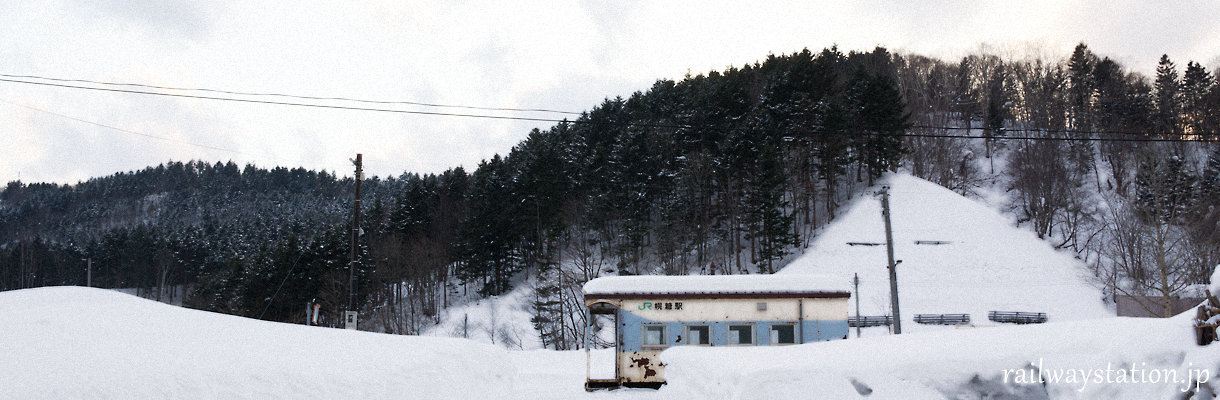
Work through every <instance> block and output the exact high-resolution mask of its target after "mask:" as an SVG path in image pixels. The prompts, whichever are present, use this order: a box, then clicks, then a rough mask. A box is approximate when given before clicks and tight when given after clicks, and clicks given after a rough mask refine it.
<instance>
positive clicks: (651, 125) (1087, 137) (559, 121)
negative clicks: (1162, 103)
mask: <svg viewBox="0 0 1220 400" xmlns="http://www.w3.org/2000/svg"><path fill="white" fill-rule="evenodd" d="M0 76H5V77H4V78H0V82H9V83H18V84H29V85H41V86H51V87H60V88H70V89H83V90H94V91H104V92H117V93H127V94H143V95H152V96H166V97H178V98H190V99H203V100H217V101H232V102H242V103H251V104H269V105H282V106H296V107H312V108H323V109H336V110H349V111H367V112H385V113H398V114H414V115H430V116H445V117H464V118H481V119H493V120H511V121H528V122H547V123H555V124H586V125H587V124H604V123H609V124H614V123H613V122H603V121H597V120H591V119H583V118H582V119H577V120H569V119H567V118H563V119H555V118H542V117H523V116H511V115H487V114H472V113H450V112H439V111H421V110H402V109H393V108H374V107H358V106H345V105H334V104H316V103H305V102H293V101H276V100H258V99H242V98H233V97H221V96H204V95H191V94H181V93H162V92H155V91H145V90H131V89H116V88H105V87H91V86H81V85H73V84H68V83H53V82H35V81H29V80H20V79H12V78H9V77H7V76H9V75H3V74H0ZM64 81H68V80H64ZM128 85H139V84H128ZM140 86H144V87H151V86H150V85H140ZM208 90H211V89H208ZM233 93H241V92H233ZM267 95H270V94H267ZM294 97H298V98H307V97H305V96H294ZM453 107H468V108H474V107H472V106H453ZM500 110H509V109H500ZM513 110H526V109H513ZM581 115H582V116H584V115H586V114H583V113H582V114H581ZM618 124H621V125H623V126H629V127H637V128H658V129H709V130H713V131H720V132H726V131H756V130H757V129H754V128H748V127H722V126H721V127H718V126H708V125H702V126H701V125H693V124H661V123H648V122H632V121H628V122H621V123H618ZM908 128H917V129H931V130H981V129H980V128H972V127H961V126H929V125H908ZM1005 132H1026V133H1027V132H1049V133H1075V134H1083V135H1084V136H1028V135H1023V136H1011V135H1006V134H1001V135H991V136H970V135H948V134H930V133H912V132H905V131H904V132H902V133H898V134H888V133H881V132H872V131H864V132H859V131H843V130H838V131H836V130H825V129H817V128H814V129H805V130H803V131H801V132H792V133H795V134H798V135H800V136H802V137H806V136H810V135H811V134H816V135H858V136H859V135H862V136H897V137H904V138H933V139H937V138H939V139H970V140H978V139H985V140H1000V139H1003V140H1042V141H1069V142H1078V141H1094V142H1150V143H1165V142H1173V143H1217V142H1220V138H1197V139H1185V138H1160V137H1128V138H1124V137H1101V136H1093V135H1094V134H1098V135H1100V134H1118V135H1146V133H1139V132H1119V131H1085V130H1049V129H1039V128H1034V129H1028V128H1023V129H1011V130H1006V131H1005ZM786 133H788V132H786Z"/></svg>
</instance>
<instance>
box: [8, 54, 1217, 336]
mask: <svg viewBox="0 0 1220 400" xmlns="http://www.w3.org/2000/svg"><path fill="white" fill-rule="evenodd" d="M1218 132H1220V86H1218V85H1217V84H1216V78H1215V77H1214V76H1213V75H1212V74H1211V73H1210V72H1208V71H1207V70H1206V69H1205V68H1204V67H1203V66H1201V65H1199V64H1196V63H1194V62H1189V63H1187V65H1186V68H1185V69H1184V73H1181V74H1180V73H1179V72H1178V69H1177V66H1176V65H1175V64H1174V63H1173V62H1172V61H1171V60H1170V59H1169V58H1168V57H1165V58H1162V60H1161V64H1160V67H1159V68H1158V70H1157V74H1156V76H1155V77H1152V78H1149V77H1145V76H1142V75H1140V74H1137V73H1133V72H1130V71H1126V70H1125V69H1124V68H1123V66H1122V65H1120V64H1119V63H1117V62H1115V61H1113V60H1111V59H1108V58H1104V57H1099V56H1097V55H1095V54H1093V53H1092V52H1090V51H1089V50H1088V48H1087V47H1086V46H1084V45H1083V44H1082V45H1080V46H1078V47H1077V48H1076V51H1075V52H1074V53H1073V54H1072V55H1070V57H1065V59H1063V60H1045V59H1038V58H1034V57H1029V58H1021V59H1003V58H1001V57H998V56H995V55H992V54H986V53H980V54H976V55H971V56H967V57H965V58H963V59H961V60H957V61H954V62H949V61H943V60H937V59H932V58H928V57H923V56H919V55H909V54H892V53H889V52H888V51H886V50H885V49H882V48H878V49H875V50H874V51H872V52H867V53H857V52H851V53H847V54H843V53H841V52H839V51H838V50H837V49H834V48H830V49H824V50H822V51H820V52H811V51H808V50H805V51H801V52H797V53H794V54H790V55H783V56H774V55H773V56H769V57H767V58H766V60H764V61H761V62H758V63H755V64H751V65H745V66H741V67H733V68H729V69H727V70H725V71H719V72H717V71H713V72H710V73H708V74H706V75H702V74H701V75H695V76H687V77H686V78H684V79H682V80H681V81H670V80H660V81H657V82H656V83H655V84H654V85H653V86H652V87H651V88H648V89H647V90H643V91H640V92H636V93H635V94H633V95H631V96H629V97H628V98H625V99H623V98H614V99H607V100H606V101H605V102H603V103H602V104H600V105H597V106H595V107H593V108H591V109H590V110H589V111H587V112H586V113H584V114H582V115H581V116H580V117H579V118H577V119H575V120H572V121H565V122H562V123H558V124H556V125H554V126H552V127H550V128H547V129H545V130H534V131H533V132H530V134H529V136H528V137H527V139H525V140H524V141H523V142H521V143H520V144H518V145H517V146H516V147H514V148H513V149H512V151H510V152H509V153H508V154H506V155H502V156H501V155H497V156H495V157H492V158H491V159H489V160H485V161H484V162H482V163H481V164H480V165H479V166H478V167H477V168H475V169H474V170H473V171H472V172H470V173H467V172H466V171H464V170H463V169H461V168H455V169H453V170H450V171H447V172H445V173H442V174H438V175H422V176H421V175H415V174H404V175H403V176H401V177H396V178H392V179H389V178H387V179H384V180H383V179H377V178H372V179H367V180H365V181H364V182H363V185H364V199H363V204H364V210H363V213H364V217H365V218H364V219H363V222H362V226H361V229H362V230H363V232H364V234H363V236H361V239H360V246H361V248H360V255H361V256H360V264H359V265H360V270H359V272H360V273H359V277H358V278H359V283H358V288H359V290H358V297H359V302H360V304H361V311H362V315H365V317H363V318H366V319H369V320H371V323H369V324H362V325H361V326H362V328H366V329H377V330H384V331H386V332H392V333H417V332H419V331H420V330H421V329H422V328H423V327H425V326H427V325H428V324H429V323H431V322H432V321H435V318H436V316H437V312H438V309H439V308H441V307H445V306H447V305H448V303H449V301H450V300H451V299H450V297H451V296H455V295H460V296H468V295H472V294H473V293H478V294H480V295H496V294H500V293H504V292H505V291H507V290H509V289H510V288H511V287H512V285H513V283H514V282H516V280H515V279H514V278H517V277H520V276H522V275H521V274H522V273H523V272H525V273H528V274H529V275H530V276H535V277H537V278H538V280H537V281H538V282H541V284H540V285H539V286H538V288H537V290H536V293H537V295H536V297H537V301H536V302H535V308H536V314H537V315H536V317H535V325H536V327H537V328H538V329H539V331H540V332H541V333H542V336H543V340H544V342H545V343H544V345H547V346H552V347H556V348H565V347H567V346H571V345H572V344H573V343H576V340H575V339H576V337H577V336H578V334H579V331H578V329H576V327H577V326H580V321H577V320H576V318H579V316H573V314H572V313H571V312H570V311H572V310H575V309H578V307H579V306H578V304H579V301H580V300H579V299H580V296H579V287H580V284H581V283H582V282H584V281H586V280H588V279H591V278H593V277H596V276H598V275H600V274H607V273H615V274H636V273H663V274H688V273H715V274H724V273H758V272H762V273H767V272H774V271H775V270H778V269H779V268H780V267H782V265H783V263H784V262H785V261H786V259H787V257H788V256H789V255H791V254H794V253H799V252H801V251H802V250H801V249H802V248H804V247H805V246H807V244H808V243H809V241H810V240H811V239H812V238H813V237H814V236H815V235H816V234H817V228H818V227H820V226H822V225H824V224H825V223H827V222H828V221H831V220H833V219H834V218H835V215H836V214H837V213H838V212H839V208H840V207H841V206H842V205H845V204H846V203H847V202H848V201H849V200H851V199H853V198H855V197H858V196H860V195H862V191H863V190H864V189H865V188H866V187H868V186H870V185H872V184H873V181H874V179H876V178H878V177H880V176H881V175H882V174H884V173H885V172H886V171H891V170H895V169H898V168H903V169H907V170H909V171H911V173H913V174H914V175H916V176H919V177H922V178H925V179H928V180H931V181H933V182H936V183H938V184H941V185H943V186H945V187H948V188H950V189H952V190H954V191H957V192H959V193H963V194H971V193H974V192H975V191H977V190H980V189H982V188H988V189H990V188H999V189H1002V190H1004V191H1006V193H1007V194H1008V196H1007V200H1006V201H1007V205H1008V207H1009V209H1010V211H1011V212H1012V213H1013V215H1015V216H1016V219H1017V220H1019V221H1020V223H1021V224H1022V225H1028V226H1029V228H1030V229H1032V230H1034V231H1035V232H1037V233H1038V235H1039V236H1040V237H1043V238H1045V239H1046V240H1049V241H1052V243H1053V244H1055V245H1056V246H1058V247H1060V248H1064V249H1069V250H1071V251H1074V252H1076V254H1078V255H1079V257H1080V258H1081V259H1083V260H1085V262H1086V263H1087V264H1088V265H1090V266H1091V267H1092V268H1093V273H1094V275H1095V276H1096V277H1097V279H1098V281H1099V282H1107V283H1108V287H1109V289H1110V290H1112V291H1117V292H1121V293H1133V294H1152V295H1157V296H1165V297H1169V296H1175V295H1179V294H1181V293H1183V292H1184V291H1185V290H1187V289H1188V287H1189V285H1191V284H1195V283H1201V282H1205V279H1206V276H1205V275H1206V273H1205V271H1210V268H1211V266H1213V265H1215V264H1216V263H1217V261H1220V250H1218V249H1220V236H1217V225H1216V224H1217V220H1218V217H1220V215H1218V214H1217V213H1216V212H1215V205H1216V202H1217V201H1218V200H1217V199H1218V196H1216V193H1215V192H1216V190H1217V189H1216V188H1217V181H1216V180H1217V178H1218V173H1220V152H1217V150H1215V149H1216V148H1217V147H1216V145H1215V144H1214V143H1212V142H1211V141H1212V140H1215V139H1216V138H1217V133H1218ZM354 186H355V185H354V181H352V180H351V179H339V178H336V177H335V176H334V175H332V174H331V173H327V172H313V171H304V170H299V169H298V170H287V169H283V168H277V169H273V170H270V171H268V170H264V169H260V168H258V167H255V166H246V167H245V168H239V167H238V166H236V165H234V164H232V163H229V164H215V165H209V164H207V163H202V162H189V163H177V162H174V163H168V164H166V165H163V166H158V167H155V168H148V169H145V170H142V171H136V172H132V173H122V174H117V175H114V176H111V177H105V178H97V179H92V180H90V181H88V182H82V183H80V184H77V185H71V186H57V185H49V184H25V183H21V182H11V183H9V184H8V186H7V188H6V189H5V190H4V191H3V192H2V193H0V235H2V236H0V243H3V244H2V245H0V246H2V247H0V290H11V289H17V288H23V287H32V286H45V285H63V284H69V285H81V284H83V283H84V279H85V275H84V269H85V265H86V263H87V262H89V261H87V260H92V265H93V270H94V273H93V282H94V285H95V286H104V287H129V288H130V287H135V288H143V289H146V290H148V292H149V293H150V295H151V296H154V297H155V296H164V295H165V293H164V292H165V289H166V288H169V287H183V288H186V290H185V291H186V293H184V294H183V295H184V296H186V302H185V304H187V305H188V306H191V307H196V308H201V309H206V310H215V311H221V312H226V313H232V314H238V315H245V316H252V317H259V318H264V319H270V320H278V321H298V322H299V321H302V320H303V314H304V313H303V312H302V309H303V307H304V305H305V304H306V303H307V302H310V301H318V302H321V303H322V304H323V310H324V311H326V312H327V313H328V314H327V315H328V318H327V320H329V321H337V318H335V317H336V315H337V314H338V313H340V312H341V311H342V310H343V309H344V308H345V305H346V303H347V297H346V295H347V283H346V282H347V281H346V276H347V264H348V263H347V258H348V252H349V250H350V248H349V242H348V240H349V237H348V235H349V233H350V232H351V229H350V226H349V225H348V224H349V223H350V222H349V218H350V217H349V213H350V210H349V208H350V204H351V203H352V197H353V193H354ZM565 310H566V311H565Z"/></svg>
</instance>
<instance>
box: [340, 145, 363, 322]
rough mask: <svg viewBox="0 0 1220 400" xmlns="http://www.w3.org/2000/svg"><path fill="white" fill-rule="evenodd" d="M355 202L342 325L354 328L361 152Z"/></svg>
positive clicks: (358, 252)
mask: <svg viewBox="0 0 1220 400" xmlns="http://www.w3.org/2000/svg"><path fill="white" fill-rule="evenodd" d="M355 163H356V202H355V206H354V209H353V210H352V257H351V261H350V262H349V263H348V267H347V270H348V277H349V279H348V286H347V290H348V294H349V297H350V299H349V301H348V305H347V312H346V313H344V318H343V327H344V328H346V329H356V320H357V318H358V315H359V314H358V312H357V308H356V307H357V306H358V305H357V304H356V258H357V257H358V256H359V255H360V183H361V182H363V181H364V164H363V163H364V161H363V155H362V154H356V161H355Z"/></svg>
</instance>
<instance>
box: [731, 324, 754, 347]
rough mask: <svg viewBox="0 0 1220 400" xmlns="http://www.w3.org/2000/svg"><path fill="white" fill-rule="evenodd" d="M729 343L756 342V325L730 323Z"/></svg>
mask: <svg viewBox="0 0 1220 400" xmlns="http://www.w3.org/2000/svg"><path fill="white" fill-rule="evenodd" d="M729 344H730V345H751V344H754V326H752V325H729Z"/></svg>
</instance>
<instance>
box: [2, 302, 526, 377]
mask: <svg viewBox="0 0 1220 400" xmlns="http://www.w3.org/2000/svg"><path fill="white" fill-rule="evenodd" d="M0 315H3V316H4V318H5V322H4V323H2V324H0V355H2V356H0V388H3V389H0V398H11V399H31V398H33V399H39V398H44V399H64V398H116V399H117V398H122V399H142V398H157V399H164V398H205V399H206V398H214V399H233V398H258V399H267V398H294V399H309V398H327V399H331V398H404V397H411V398H440V397H441V396H442V395H443V396H447V397H454V396H456V397H458V398H496V397H499V395H500V394H502V393H504V391H505V390H511V388H512V385H513V380H512V379H510V376H511V375H512V363H511V361H510V358H509V355H508V352H507V351H505V350H503V349H500V348H497V347H494V346H489V345H483V344H480V343H475V342H471V341H468V340H459V339H447V338H423V337H410V336H391V335H382V334H374V333H368V332H357V331H345V330H339V329H329V328H319V327H306V326H300V325H289V324H279V323H272V322H264V321H257V320H251V319H246V318H239V317H233V316H227V315H221V314H215V313H209V312H203V311H197V310H189V309H183V308H178V307H174V306H169V305H165V304H160V303H157V302H153V301H150V300H144V299H140V298H137V297H134V296H129V295H125V294H121V293H117V292H113V291H108V290H101V289H89V288H79V287H58V288H40V289H30V290H18V291H11V292H3V293H0ZM472 379H477V382H476V383H472V382H471V380H472Z"/></svg>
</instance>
